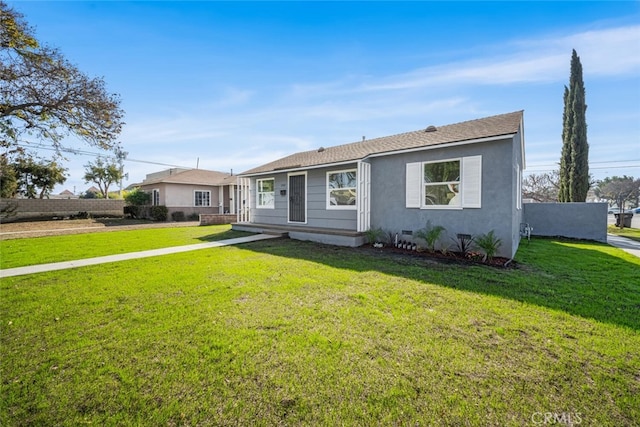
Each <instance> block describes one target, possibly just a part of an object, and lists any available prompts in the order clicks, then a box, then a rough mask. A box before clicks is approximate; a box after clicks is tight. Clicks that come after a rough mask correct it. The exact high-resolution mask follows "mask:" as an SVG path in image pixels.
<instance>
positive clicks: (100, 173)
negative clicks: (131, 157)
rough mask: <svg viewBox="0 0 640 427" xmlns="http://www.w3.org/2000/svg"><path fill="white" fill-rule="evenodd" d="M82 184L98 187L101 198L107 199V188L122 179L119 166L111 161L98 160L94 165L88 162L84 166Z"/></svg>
mask: <svg viewBox="0 0 640 427" xmlns="http://www.w3.org/2000/svg"><path fill="white" fill-rule="evenodd" d="M84 167H85V171H86V172H85V174H84V182H85V183H89V182H92V183H94V184H96V185H97V186H98V188H99V189H100V193H101V194H102V197H104V198H105V199H108V198H109V186H110V185H111V184H113V183H116V182H119V181H120V180H121V179H122V170H121V169H120V166H119V165H118V164H117V163H115V162H113V161H111V162H108V161H105V160H103V159H102V158H98V159H97V160H96V162H95V163H91V162H89V163H88V164H86V165H85V166H84Z"/></svg>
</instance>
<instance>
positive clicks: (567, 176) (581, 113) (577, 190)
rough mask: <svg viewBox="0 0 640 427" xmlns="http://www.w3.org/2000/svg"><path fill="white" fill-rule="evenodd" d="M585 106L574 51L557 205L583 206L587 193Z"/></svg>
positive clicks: (567, 90) (579, 69) (577, 57)
mask: <svg viewBox="0 0 640 427" xmlns="http://www.w3.org/2000/svg"><path fill="white" fill-rule="evenodd" d="M586 111H587V105H586V103H585V91H584V82H583V80H582V64H581V63H580V57H579V56H578V54H577V53H576V51H575V49H574V50H573V53H572V55H571V76H570V77H569V87H568V88H567V87H566V86H565V88H564V113H563V118H562V119H563V126H562V154H561V158H560V189H559V194H558V201H560V202H584V201H585V200H586V198H587V192H588V191H589V144H588V143H587V121H586Z"/></svg>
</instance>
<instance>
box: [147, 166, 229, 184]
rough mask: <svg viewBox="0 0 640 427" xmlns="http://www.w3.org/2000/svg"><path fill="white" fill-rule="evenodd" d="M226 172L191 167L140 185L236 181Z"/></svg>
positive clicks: (225, 182)
mask: <svg viewBox="0 0 640 427" xmlns="http://www.w3.org/2000/svg"><path fill="white" fill-rule="evenodd" d="M230 177H232V175H231V174H229V173H225V172H217V171H209V170H204V169H189V170H186V171H179V172H175V173H171V174H169V175H165V176H161V177H158V178H155V179H150V180H146V179H145V180H144V181H142V184H140V185H151V184H160V183H166V184H192V185H226V184H227V183H235V182H236V177H235V176H233V178H232V180H229V178H230Z"/></svg>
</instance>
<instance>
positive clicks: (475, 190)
mask: <svg viewBox="0 0 640 427" xmlns="http://www.w3.org/2000/svg"><path fill="white" fill-rule="evenodd" d="M405 185H406V188H405V190H406V197H405V206H406V207H407V208H419V209H459V208H480V207H482V156H469V157H462V158H459V159H447V160H441V161H428V162H415V163H407V164H406V180H405Z"/></svg>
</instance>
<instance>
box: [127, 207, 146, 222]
mask: <svg viewBox="0 0 640 427" xmlns="http://www.w3.org/2000/svg"><path fill="white" fill-rule="evenodd" d="M142 210H143V209H142V206H135V205H130V206H125V207H124V214H125V216H127V215H128V216H130V217H131V218H133V219H138V218H141V216H142Z"/></svg>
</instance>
